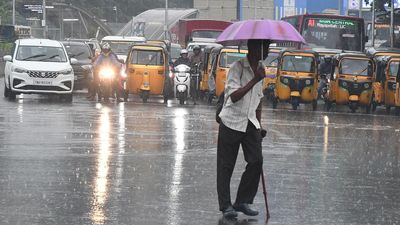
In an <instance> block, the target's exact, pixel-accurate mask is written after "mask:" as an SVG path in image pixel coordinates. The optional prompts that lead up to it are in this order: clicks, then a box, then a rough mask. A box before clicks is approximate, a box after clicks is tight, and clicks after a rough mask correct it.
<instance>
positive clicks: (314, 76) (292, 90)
mask: <svg viewBox="0 0 400 225" xmlns="http://www.w3.org/2000/svg"><path fill="white" fill-rule="evenodd" d="M318 64H319V57H318V53H316V52H314V51H303V50H285V51H282V52H281V53H280V56H279V63H278V72H277V79H276V87H275V95H274V99H273V108H276V107H277V104H278V102H289V103H291V104H292V107H293V109H294V110H296V109H297V107H298V106H299V104H300V103H312V106H313V110H316V109H317V97H318V92H317V88H318Z"/></svg>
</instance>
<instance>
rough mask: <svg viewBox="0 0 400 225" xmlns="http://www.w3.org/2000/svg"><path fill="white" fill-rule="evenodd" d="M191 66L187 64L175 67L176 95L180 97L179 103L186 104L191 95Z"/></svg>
mask: <svg viewBox="0 0 400 225" xmlns="http://www.w3.org/2000/svg"><path fill="white" fill-rule="evenodd" d="M190 80H191V77H190V67H189V66H187V65H185V64H180V65H177V66H176V67H175V68H174V96H175V97H176V98H177V99H179V104H181V105H183V104H185V101H186V100H187V99H188V98H189V95H190Z"/></svg>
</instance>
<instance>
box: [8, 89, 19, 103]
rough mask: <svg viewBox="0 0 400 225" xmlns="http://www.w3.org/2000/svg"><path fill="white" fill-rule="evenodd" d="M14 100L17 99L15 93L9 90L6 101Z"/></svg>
mask: <svg viewBox="0 0 400 225" xmlns="http://www.w3.org/2000/svg"><path fill="white" fill-rule="evenodd" d="M16 98H17V94H16V93H15V92H13V91H11V90H9V92H8V99H9V100H11V101H12V100H15V99H16Z"/></svg>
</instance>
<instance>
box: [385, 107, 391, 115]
mask: <svg viewBox="0 0 400 225" xmlns="http://www.w3.org/2000/svg"><path fill="white" fill-rule="evenodd" d="M390 109H391V107H390V106H386V113H387V114H390Z"/></svg>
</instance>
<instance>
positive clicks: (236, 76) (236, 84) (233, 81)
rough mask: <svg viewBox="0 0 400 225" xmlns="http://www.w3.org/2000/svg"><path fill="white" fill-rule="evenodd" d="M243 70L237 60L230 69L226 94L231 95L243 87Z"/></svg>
mask: <svg viewBox="0 0 400 225" xmlns="http://www.w3.org/2000/svg"><path fill="white" fill-rule="evenodd" d="M242 72H243V71H242V67H241V65H240V62H239V61H236V62H235V63H233V65H232V66H231V68H230V69H229V71H228V76H227V78H226V83H225V94H226V95H227V96H230V95H231V94H232V93H233V92H235V91H237V90H238V89H239V88H241V87H242V86H241V84H240V77H241V73H242Z"/></svg>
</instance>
